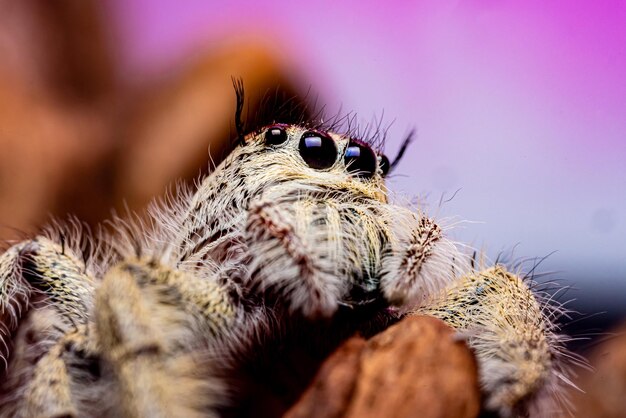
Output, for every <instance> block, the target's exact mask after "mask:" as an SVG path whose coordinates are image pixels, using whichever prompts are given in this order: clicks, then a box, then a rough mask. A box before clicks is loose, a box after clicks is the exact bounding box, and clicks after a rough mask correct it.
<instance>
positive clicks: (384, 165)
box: [380, 155, 391, 177]
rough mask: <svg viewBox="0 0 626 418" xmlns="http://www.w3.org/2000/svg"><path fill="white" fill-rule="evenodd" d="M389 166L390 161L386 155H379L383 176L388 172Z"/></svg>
mask: <svg viewBox="0 0 626 418" xmlns="http://www.w3.org/2000/svg"><path fill="white" fill-rule="evenodd" d="M390 168H391V163H390V162H389V158H387V156H386V155H381V156H380V170H381V171H382V172H383V177H385V176H386V175H387V173H389V169H390Z"/></svg>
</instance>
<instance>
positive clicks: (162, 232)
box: [0, 84, 568, 417]
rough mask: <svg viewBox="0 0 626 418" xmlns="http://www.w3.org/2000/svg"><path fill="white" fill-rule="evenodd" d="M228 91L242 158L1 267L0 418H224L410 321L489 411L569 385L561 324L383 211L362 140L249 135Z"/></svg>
mask: <svg viewBox="0 0 626 418" xmlns="http://www.w3.org/2000/svg"><path fill="white" fill-rule="evenodd" d="M236 91H237V95H238V108H237V116H236V122H237V126H238V128H239V138H238V139H239V144H238V145H237V146H236V147H235V149H234V151H233V152H232V153H231V154H230V155H229V156H228V157H227V158H226V159H225V160H224V161H223V162H222V163H221V164H220V165H219V166H218V167H216V168H215V170H214V171H213V172H212V173H211V174H210V175H209V176H208V177H206V178H204V179H202V181H201V182H200V183H199V184H198V187H197V190H195V191H193V192H192V191H189V190H188V189H186V188H184V187H181V188H180V189H179V190H178V191H177V193H176V196H175V197H170V198H169V199H166V202H167V203H164V204H160V205H159V204H157V205H155V206H153V207H152V210H151V211H150V218H149V220H148V221H141V220H139V219H140V218H136V219H135V221H129V220H122V219H117V220H114V221H112V224H113V226H114V227H115V228H114V229H115V232H109V233H103V234H102V235H101V236H99V237H97V238H93V239H92V238H89V237H87V235H88V234H86V233H85V232H84V231H83V230H81V228H80V227H78V226H76V225H74V227H73V230H72V228H71V227H70V228H68V227H52V228H50V229H48V230H47V231H46V232H45V233H42V234H41V235H39V236H37V237H35V238H33V239H31V240H28V241H25V242H21V243H18V244H16V245H13V246H12V247H10V248H8V249H7V250H6V252H5V253H4V254H3V255H2V256H0V359H1V360H2V362H0V375H2V376H3V379H2V383H0V414H1V415H2V416H19V417H22V416H23V417H31V416H33V417H34V416H45V417H53V416H54V417H61V416H63V417H79V416H80V417H82V416H131V417H152V416H185V417H191V416H219V415H221V414H227V413H228V412H227V411H229V410H230V409H232V408H233V404H236V402H235V401H234V400H233V399H238V398H237V396H238V395H237V394H233V390H232V388H233V387H234V383H233V381H236V380H237V379H238V378H241V379H244V380H245V379H246V375H247V378H250V376H254V375H255V373H256V374H262V373H263V370H267V363H268V362H275V363H279V362H280V361H281V357H282V356H287V355H288V353H287V351H288V347H292V346H294V344H297V345H299V346H300V347H301V348H302V347H305V348H306V350H308V351H309V352H310V353H317V354H314V355H318V356H323V355H326V354H327V353H328V352H329V351H330V350H331V349H332V348H333V347H335V346H336V345H337V344H338V343H339V342H340V341H341V340H342V339H345V338H347V337H348V336H349V335H351V334H352V333H354V332H355V331H357V330H358V331H360V332H362V333H364V334H366V335H368V334H369V335H371V334H373V333H375V332H377V331H380V330H382V329H384V328H385V327H386V326H388V325H389V324H390V323H393V322H395V321H397V320H399V319H400V318H401V317H402V316H404V315H411V314H415V313H419V314H428V315H433V316H436V317H438V318H441V319H442V320H444V321H445V322H446V323H448V324H449V325H450V326H452V327H454V328H456V329H457V330H458V331H459V332H460V333H461V334H463V335H466V336H467V337H466V338H467V343H468V345H469V346H470V347H471V348H472V349H473V350H474V352H475V354H476V358H477V361H478V365H479V371H480V380H481V385H482V388H483V390H484V392H485V406H486V408H487V409H489V410H493V411H496V412H497V413H499V414H501V415H502V416H513V415H515V416H517V415H521V414H531V415H541V416H544V415H546V414H547V413H548V412H547V411H549V410H548V409H546V406H545V405H546V402H548V403H550V402H551V403H552V404H555V405H556V404H557V403H558V401H559V397H560V394H561V393H562V390H561V387H562V386H563V385H564V383H567V382H568V380H567V377H566V376H567V373H566V370H565V366H563V364H562V362H561V361H560V358H562V357H563V356H562V351H563V347H562V342H561V337H560V336H558V335H557V334H556V327H555V325H553V323H552V319H553V318H552V313H554V312H556V311H554V310H549V309H547V308H546V306H545V305H543V304H541V303H540V302H538V298H537V297H536V295H534V294H533V293H532V292H531V290H530V287H529V284H528V283H527V282H525V281H524V280H523V279H522V278H520V277H519V276H518V275H516V274H514V273H511V272H509V271H507V270H506V269H505V267H503V266H501V265H495V266H491V267H485V268H482V267H481V268H478V267H475V265H474V263H473V259H472V257H469V256H468V255H467V254H465V253H464V252H463V251H461V250H460V249H459V246H458V245H456V244H455V243H454V242H452V241H451V240H449V239H448V238H447V237H446V234H445V231H444V229H443V228H442V227H441V226H440V225H439V224H438V223H436V222H435V221H434V220H433V219H431V218H429V217H428V216H426V214H425V213H423V212H422V211H420V210H417V209H414V208H410V207H405V206H400V205H395V204H392V203H390V202H389V200H388V197H387V190H386V188H385V184H384V178H385V175H386V174H387V172H388V171H389V169H390V168H391V166H392V164H391V163H390V161H389V160H388V159H387V157H385V156H384V155H382V154H380V153H378V152H376V151H374V150H373V148H372V147H371V146H370V145H369V143H368V141H367V138H365V139H363V138H357V137H355V135H354V133H353V132H349V133H347V134H338V133H334V132H330V131H329V130H326V129H324V128H323V127H322V126H321V125H315V124H312V123H304V122H303V123H301V124H281V123H274V124H272V125H270V126H266V127H264V128H262V129H258V130H255V131H254V132H252V133H249V134H247V135H244V132H243V129H242V125H243V124H242V123H241V112H242V109H243V90H242V88H241V85H240V84H237V85H236ZM264 364H265V366H264ZM264 367H265V368H264ZM271 367H274V366H273V365H272V366H271ZM242 376H243V377H242ZM268 378H269V377H268ZM225 399H230V400H225ZM239 399H241V398H239ZM229 408H230V409H229ZM224 411H226V412H224Z"/></svg>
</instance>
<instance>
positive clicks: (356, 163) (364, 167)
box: [265, 125, 390, 178]
mask: <svg viewBox="0 0 626 418" xmlns="http://www.w3.org/2000/svg"><path fill="white" fill-rule="evenodd" d="M285 128H286V125H273V126H270V127H269V128H268V129H267V130H266V131H265V143H266V144H267V145H274V146H275V145H280V144H283V143H284V142H286V141H287V139H288V135H287V131H286V129H285ZM298 151H299V152H300V156H301V157H302V159H303V160H304V162H305V163H306V164H307V165H308V166H309V167H311V168H314V169H316V170H324V169H328V168H330V167H332V166H333V165H334V164H335V161H337V156H338V154H339V152H338V150H337V144H336V143H335V141H334V140H333V139H332V138H331V137H330V136H329V135H328V134H326V133H324V132H319V131H306V132H304V133H303V134H302V136H301V137H300V143H299V144H298ZM343 159H344V163H345V165H346V168H347V170H348V172H349V173H351V174H353V175H354V176H357V177H361V178H371V177H373V176H374V174H376V169H377V167H378V165H379V164H380V169H381V171H382V173H383V176H384V175H386V174H387V173H388V172H389V167H390V165H389V159H388V158H387V157H386V156H384V155H381V156H380V162H379V159H378V155H377V154H376V153H375V152H374V150H372V148H371V147H370V146H369V145H367V144H366V143H365V142H362V141H359V140H357V139H350V142H349V143H348V146H347V147H346V149H345V152H344V155H343Z"/></svg>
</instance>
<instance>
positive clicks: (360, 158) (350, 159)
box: [343, 140, 378, 179]
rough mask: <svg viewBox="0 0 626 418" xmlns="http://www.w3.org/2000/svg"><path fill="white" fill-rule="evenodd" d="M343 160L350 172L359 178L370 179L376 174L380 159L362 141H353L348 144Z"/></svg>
mask: <svg viewBox="0 0 626 418" xmlns="http://www.w3.org/2000/svg"><path fill="white" fill-rule="evenodd" d="M343 159H344V162H345V164H346V168H347V169H348V172H349V173H352V174H354V175H355V176H357V177H362V178H367V179H368V178H371V177H372V176H373V175H374V174H375V173H376V163H377V160H378V158H377V157H376V154H375V153H374V151H373V150H372V149H371V148H370V147H369V146H367V145H365V144H363V143H361V142H360V141H355V140H351V141H350V142H349V143H348V146H347V148H346V152H345V154H344V157H343Z"/></svg>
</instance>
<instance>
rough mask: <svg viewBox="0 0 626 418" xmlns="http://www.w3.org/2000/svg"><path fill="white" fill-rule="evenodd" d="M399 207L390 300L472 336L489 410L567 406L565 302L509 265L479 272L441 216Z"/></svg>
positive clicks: (513, 412) (538, 412)
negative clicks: (551, 299)
mask: <svg viewBox="0 0 626 418" xmlns="http://www.w3.org/2000/svg"><path fill="white" fill-rule="evenodd" d="M394 209H395V210H390V211H389V213H393V216H394V218H393V219H391V220H390V221H389V224H390V225H392V235H391V237H392V240H391V246H390V248H391V251H389V252H388V253H387V254H386V255H385V257H384V258H383V260H382V262H383V274H382V278H381V287H382V291H383V294H384V295H385V298H386V299H387V300H388V301H389V302H390V303H391V304H393V305H395V306H398V307H399V308H400V309H401V310H402V311H404V312H407V311H410V312H413V313H416V314H424V315H430V316H435V317H437V318H440V319H442V320H443V321H444V322H446V323H447V324H448V325H450V326H451V327H453V328H454V329H456V330H457V331H458V332H459V333H460V334H461V335H463V336H465V337H466V338H467V343H468V345H469V347H470V348H471V349H472V350H473V351H474V353H475V355H476V359H477V362H478V367H479V378H480V382H481V387H482V389H483V391H484V393H485V406H486V408H487V409H489V410H493V411H497V412H498V413H500V415H501V416H505V417H510V416H525V415H530V416H533V417H535V416H553V415H556V414H557V413H558V412H559V409H560V408H567V405H566V403H567V400H565V399H563V393H564V390H563V388H562V386H563V385H564V384H570V382H569V380H568V378H567V374H568V373H567V370H566V367H565V366H564V365H563V362H562V361H560V360H559V359H563V358H565V355H563V352H564V348H563V344H562V337H560V336H559V335H557V331H558V330H557V328H556V325H554V324H553V323H552V321H553V320H554V315H555V314H557V313H558V308H551V307H549V306H548V305H547V303H542V302H540V300H539V296H538V295H536V294H534V293H533V291H532V290H531V284H529V283H527V282H525V281H524V280H523V279H522V278H521V277H520V276H518V275H515V274H513V273H510V272H508V271H507V270H506V269H505V268H503V267H502V266H496V267H492V268H489V269H485V270H483V271H480V272H477V271H474V269H473V268H472V267H471V265H470V263H469V260H468V257H467V256H465V255H463V254H462V253H461V252H460V251H459V250H458V249H457V248H456V246H455V245H454V244H453V243H452V242H451V241H449V240H448V239H447V238H446V237H445V236H444V234H443V231H442V229H441V228H440V227H439V226H438V225H437V224H436V223H435V222H433V221H432V220H431V219H429V218H426V217H423V216H421V215H420V214H419V213H413V212H410V211H408V210H406V209H402V208H394ZM567 355H571V354H567Z"/></svg>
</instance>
